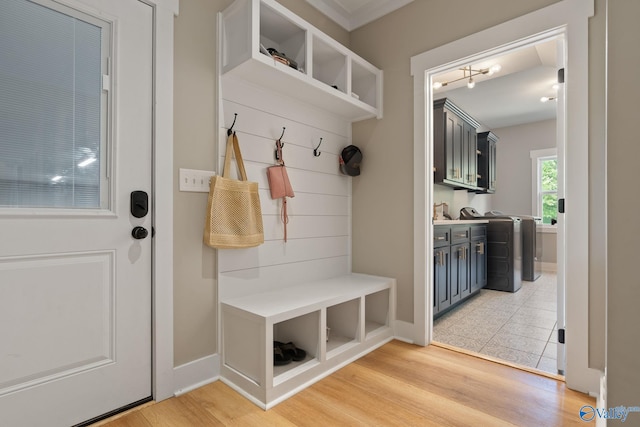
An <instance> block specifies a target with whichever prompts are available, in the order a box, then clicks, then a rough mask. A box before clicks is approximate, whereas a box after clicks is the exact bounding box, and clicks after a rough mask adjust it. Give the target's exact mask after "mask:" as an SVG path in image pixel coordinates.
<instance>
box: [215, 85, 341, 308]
mask: <svg viewBox="0 0 640 427" xmlns="http://www.w3.org/2000/svg"><path fill="white" fill-rule="evenodd" d="M221 86H222V105H221V126H222V128H221V129H220V138H219V146H218V148H219V149H218V152H219V168H218V171H219V172H218V173H220V174H221V173H222V165H223V163H224V156H225V150H226V129H227V128H229V127H230V126H231V123H232V122H233V117H234V113H237V114H238V118H237V121H236V124H235V127H234V130H235V131H236V133H237V135H238V140H239V142H240V148H241V150H242V155H243V158H244V162H245V166H246V169H247V175H248V178H249V180H250V181H257V182H258V183H259V188H260V201H261V205H262V214H263V222H264V230H265V243H264V244H263V245H260V246H258V247H256V248H249V249H222V250H218V251H217V252H218V298H219V300H220V301H224V300H225V299H227V298H232V297H238V296H243V295H249V294H255V293H258V292H262V291H267V290H269V289H275V288H279V287H285V286H293V285H296V284H300V283H305V282H309V281H313V280H320V279H325V278H330V277H335V276H340V275H344V274H348V273H349V272H351V256H350V251H351V181H350V180H351V178H349V177H347V176H344V175H342V174H341V173H340V171H339V167H338V155H339V153H340V152H341V151H342V149H343V148H344V147H345V146H347V145H349V144H350V141H351V124H350V123H349V122H348V121H347V120H345V119H343V118H340V117H337V116H335V115H333V114H332V113H330V112H327V111H324V110H320V109H315V108H313V107H311V106H310V105H308V104H305V103H301V102H299V101H296V100H292V99H289V98H286V97H284V96H282V95H279V94H275V93H273V92H272V91H269V90H264V89H262V88H260V87H257V86H251V85H249V84H247V83H245V82H243V81H241V80H237V79H235V78H233V77H231V76H225V77H223V81H222V85H221ZM283 127H285V128H286V131H285V134H284V137H283V138H282V141H283V142H284V147H283V157H284V160H285V162H286V166H287V172H288V174H289V178H290V180H291V185H292V187H293V190H294V193H295V197H294V198H290V199H288V204H287V206H288V212H289V224H288V227H287V231H288V241H287V243H284V241H283V224H282V221H281V220H280V210H281V203H282V202H281V200H272V199H271V196H270V193H269V185H268V182H267V172H266V170H267V167H269V166H271V165H274V164H275V158H274V150H275V140H276V139H277V138H278V137H279V136H280V134H281V133H282V128H283ZM320 138H322V146H321V147H320V151H321V153H322V154H321V155H320V156H319V157H314V156H313V149H314V148H315V147H316V146H317V145H318V143H319V141H320ZM234 170H235V168H234Z"/></svg>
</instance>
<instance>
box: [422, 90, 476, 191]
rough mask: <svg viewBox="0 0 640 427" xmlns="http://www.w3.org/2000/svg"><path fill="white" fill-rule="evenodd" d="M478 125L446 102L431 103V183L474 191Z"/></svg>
mask: <svg viewBox="0 0 640 427" xmlns="http://www.w3.org/2000/svg"><path fill="white" fill-rule="evenodd" d="M478 127H479V123H478V122H477V121H476V120H475V119H473V118H472V117H471V116H469V115H468V114H466V113H465V112H464V111H463V110H461V109H460V108H458V107H457V106H456V105H455V104H454V103H452V102H451V101H450V100H449V99H447V98H443V99H439V100H436V101H434V103H433V136H434V141H433V166H434V172H433V173H434V175H433V176H434V182H435V183H441V184H444V185H448V186H451V187H454V188H467V189H471V190H476V189H477V188H478V186H477V181H478V176H477V135H476V129H477V128H478Z"/></svg>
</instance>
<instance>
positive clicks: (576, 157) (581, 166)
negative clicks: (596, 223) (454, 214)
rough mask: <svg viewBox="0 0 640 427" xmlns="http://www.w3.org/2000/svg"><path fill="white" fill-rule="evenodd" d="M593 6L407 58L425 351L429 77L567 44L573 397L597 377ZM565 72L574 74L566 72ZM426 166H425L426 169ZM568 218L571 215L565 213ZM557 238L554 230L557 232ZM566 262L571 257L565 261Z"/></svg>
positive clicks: (417, 297)
mask: <svg viewBox="0 0 640 427" xmlns="http://www.w3.org/2000/svg"><path fill="white" fill-rule="evenodd" d="M593 15H594V4H593V0H590V1H584V0H563V1H560V2H558V3H555V4H552V5H551V6H547V7H545V8H543V9H540V10H537V11H534V12H531V13H529V14H527V15H523V16H521V17H518V18H515V19H513V20H511V21H508V22H505V23H503V24H500V25H497V26H495V27H492V28H489V29H487V30H484V31H481V32H479V33H476V34H473V35H470V36H468V37H465V38H462V39H460V40H457V41H454V42H451V43H448V44H446V45H443V46H440V47H438V48H435V49H432V50H430V51H427V52H424V53H422V54H419V55H416V56H414V57H412V58H411V75H412V76H413V78H414V165H413V166H414V236H415V238H414V341H415V342H416V343H418V344H420V345H428V344H430V343H431V340H432V335H433V313H432V311H433V310H432V307H433V301H432V298H433V296H432V292H428V290H429V289H431V288H432V286H433V283H432V282H433V271H432V267H433V266H432V265H431V263H429V262H425V261H426V260H430V259H432V258H433V248H432V245H431V242H432V227H431V224H432V220H433V212H432V208H431V206H433V195H432V191H433V174H432V173H428V172H430V171H431V165H432V164H433V158H432V151H433V124H432V122H433V119H432V118H433V93H432V90H431V84H430V82H431V81H432V77H433V76H434V75H435V74H437V73H440V72H442V71H444V70H446V69H448V68H452V67H453V66H454V65H456V64H457V63H462V62H465V63H466V62H469V61H473V60H477V59H478V58H483V57H488V56H495V55H496V54H498V53H504V52H507V51H509V50H513V49H516V48H518V47H521V46H524V45H528V44H532V43H534V42H536V41H539V40H544V39H545V38H549V37H553V36H554V35H555V36H564V39H565V42H566V44H567V57H566V58H567V63H566V69H567V75H569V76H570V77H569V80H568V82H567V84H566V126H567V127H566V141H567V144H565V150H566V154H567V156H566V159H567V164H566V167H565V177H566V181H565V195H569V197H570V210H568V212H567V214H565V217H569V216H570V218H571V221H570V222H569V223H568V225H567V226H566V227H565V230H564V232H565V245H564V246H565V247H564V248H561V249H562V252H563V254H560V253H559V259H561V256H560V255H562V258H564V260H565V271H566V281H565V289H566V294H565V295H566V301H571V304H566V319H567V321H566V325H567V327H568V336H569V337H570V339H571V347H570V348H568V349H567V369H566V371H565V372H566V376H565V378H566V383H567V385H568V386H569V387H570V388H572V389H575V390H580V391H583V392H592V393H596V394H597V393H598V392H599V378H600V373H599V372H598V371H596V370H594V369H590V368H589V367H588V323H589V322H588V319H589V313H588V293H587V292H585V289H586V286H584V284H585V283H588V280H589V275H588V271H587V270H586V269H584V267H583V266H584V265H588V255H589V253H588V243H589V221H588V207H589V206H588V201H589V200H588V192H587V191H584V189H585V186H588V182H589V176H588V167H589V164H588V130H589V129H588V119H589V114H588V93H589V91H588V89H589V87H588V86H589V85H588V73H587V70H588V66H589V64H588V35H589V28H588V18H590V17H592V16H593ZM571 70H576V71H575V72H573V73H572V72H571ZM427 165H429V166H427ZM572 212H574V214H573V215H572V214H571V213H572ZM559 232H561V230H559ZM569 254H570V256H568V255H569Z"/></svg>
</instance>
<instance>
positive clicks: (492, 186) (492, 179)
mask: <svg viewBox="0 0 640 427" xmlns="http://www.w3.org/2000/svg"><path fill="white" fill-rule="evenodd" d="M496 160H497V159H496V141H492V140H489V180H488V182H487V184H488V185H487V188H488V189H489V191H490V192H491V193H493V192H495V191H496Z"/></svg>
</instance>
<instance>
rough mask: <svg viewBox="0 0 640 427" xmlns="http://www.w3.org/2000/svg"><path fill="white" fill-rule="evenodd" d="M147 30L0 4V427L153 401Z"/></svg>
mask: <svg viewBox="0 0 640 427" xmlns="http://www.w3.org/2000/svg"><path fill="white" fill-rule="evenodd" d="M152 18H153V9H152V8H151V7H150V6H149V5H147V4H145V3H143V2H141V1H136V0H56V1H54V0H31V1H29V0H2V1H0V425H1V426H69V425H75V424H78V423H82V422H85V421H87V420H89V419H92V418H94V417H97V416H100V415H102V414H105V413H108V412H110V411H112V410H115V409H118V408H121V407H123V406H126V405H129V404H132V403H134V402H138V401H141V400H144V399H147V398H149V397H150V396H151V267H152V266H151V239H152V233H151V231H152V229H151V226H152V218H151V203H152V200H151V198H150V195H151V184H152V183H151V164H152V163H151V161H152V112H153V110H152V88H153V80H152V76H153V67H152V44H153V25H152ZM146 194H148V195H149V198H148V199H147V198H145V195H146ZM147 211H148V212H147Z"/></svg>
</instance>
